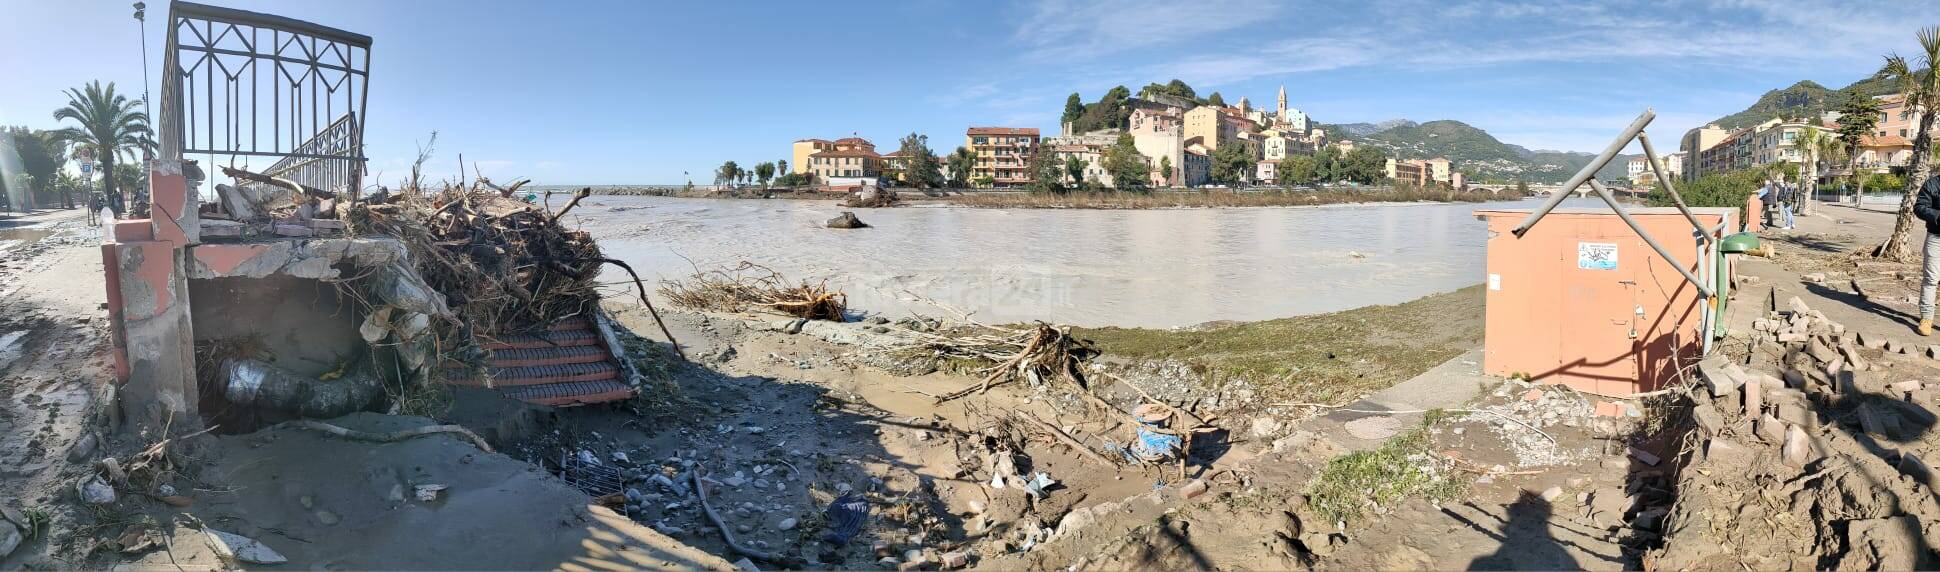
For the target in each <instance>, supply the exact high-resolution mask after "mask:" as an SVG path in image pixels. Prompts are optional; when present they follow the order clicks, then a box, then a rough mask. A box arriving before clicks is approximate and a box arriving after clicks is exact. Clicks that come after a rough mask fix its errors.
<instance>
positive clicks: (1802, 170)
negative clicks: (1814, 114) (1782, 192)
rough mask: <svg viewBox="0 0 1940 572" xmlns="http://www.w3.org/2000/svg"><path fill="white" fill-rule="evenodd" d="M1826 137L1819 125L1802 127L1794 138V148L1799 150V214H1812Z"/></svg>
mask: <svg viewBox="0 0 1940 572" xmlns="http://www.w3.org/2000/svg"><path fill="white" fill-rule="evenodd" d="M1825 139H1826V137H1825V134H1824V133H1822V132H1820V131H1819V128H1817V127H1807V128H1805V129H1802V130H1800V131H1799V134H1798V136H1797V137H1794V138H1793V139H1792V148H1793V149H1797V150H1798V152H1799V198H1798V202H1799V216H1804V215H1808V214H1812V197H1813V196H1814V195H1815V194H1816V193H1818V189H1819V148H1820V147H1821V146H1822V145H1823V144H1824V142H1825Z"/></svg>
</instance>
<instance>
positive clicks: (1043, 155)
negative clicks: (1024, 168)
mask: <svg viewBox="0 0 1940 572" xmlns="http://www.w3.org/2000/svg"><path fill="white" fill-rule="evenodd" d="M1029 167H1030V173H1031V184H1030V185H1029V186H1030V189H1031V190H1032V191H1034V192H1039V193H1052V194H1063V193H1064V191H1065V186H1064V182H1063V179H1064V164H1063V163H1062V162H1060V161H1058V158H1057V155H1056V154H1055V153H1050V152H1046V151H1039V152H1037V153H1033V154H1031V162H1030V165H1029Z"/></svg>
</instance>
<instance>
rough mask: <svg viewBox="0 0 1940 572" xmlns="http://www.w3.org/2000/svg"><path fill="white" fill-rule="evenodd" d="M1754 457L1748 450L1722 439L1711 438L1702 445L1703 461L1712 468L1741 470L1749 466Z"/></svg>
mask: <svg viewBox="0 0 1940 572" xmlns="http://www.w3.org/2000/svg"><path fill="white" fill-rule="evenodd" d="M1753 458H1755V455H1753V454H1752V452H1751V450H1750V449H1746V448H1744V447H1743V446H1741V445H1739V444H1737V443H1733V442H1731V441H1730V440H1727V439H1724V438H1713V439H1711V440H1710V441H1708V442H1706V443H1705V444H1704V461H1705V462H1707V463H1710V464H1711V465H1712V466H1714V467H1718V468H1723V469H1731V470H1743V469H1744V468H1745V467H1749V466H1751V461H1752V459H1753Z"/></svg>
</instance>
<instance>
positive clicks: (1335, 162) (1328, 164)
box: [1314, 145, 1387, 183]
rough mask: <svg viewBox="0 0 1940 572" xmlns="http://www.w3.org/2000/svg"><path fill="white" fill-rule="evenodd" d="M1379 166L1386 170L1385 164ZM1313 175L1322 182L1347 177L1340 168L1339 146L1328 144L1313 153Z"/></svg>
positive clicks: (1330, 181)
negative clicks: (1318, 151) (1316, 152)
mask: <svg viewBox="0 0 1940 572" xmlns="http://www.w3.org/2000/svg"><path fill="white" fill-rule="evenodd" d="M1381 167H1382V170H1383V171H1386V170H1387V169H1386V167H1387V165H1386V164H1382V165H1381ZM1314 175H1315V176H1316V177H1319V179H1320V182H1323V183H1332V182H1337V181H1340V180H1342V179H1346V178H1347V175H1346V173H1345V172H1343V170H1342V169H1341V157H1340V147H1336V146H1333V145H1328V146H1327V147H1326V148H1324V149H1321V150H1320V153H1318V154H1315V155H1314Z"/></svg>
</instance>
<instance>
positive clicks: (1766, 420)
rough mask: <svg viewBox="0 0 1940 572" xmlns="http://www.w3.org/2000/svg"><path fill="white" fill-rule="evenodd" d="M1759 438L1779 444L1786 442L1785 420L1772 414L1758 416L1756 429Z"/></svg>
mask: <svg viewBox="0 0 1940 572" xmlns="http://www.w3.org/2000/svg"><path fill="white" fill-rule="evenodd" d="M1754 431H1755V432H1756V433H1757V434H1758V440H1760V441H1764V442H1766V443H1771V444H1773V445H1777V444H1780V443H1784V442H1785V422H1784V421H1779V420H1778V418H1777V417H1772V416H1771V415H1770V414H1766V415H1761V416H1759V417H1758V427H1757V428H1756V429H1754Z"/></svg>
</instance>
